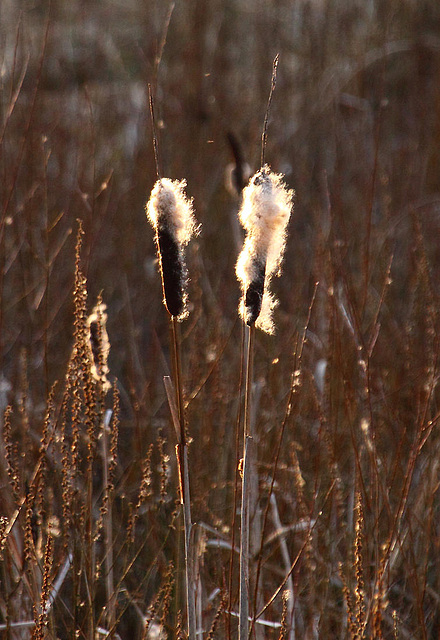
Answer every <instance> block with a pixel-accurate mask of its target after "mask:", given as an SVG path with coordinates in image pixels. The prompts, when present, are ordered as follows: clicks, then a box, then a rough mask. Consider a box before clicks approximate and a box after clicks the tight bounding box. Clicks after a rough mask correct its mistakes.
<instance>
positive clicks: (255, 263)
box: [236, 164, 294, 333]
mask: <svg viewBox="0 0 440 640" xmlns="http://www.w3.org/2000/svg"><path fill="white" fill-rule="evenodd" d="M293 196H294V192H293V190H290V189H287V187H286V185H285V184H284V182H283V176H282V175H281V174H277V173H273V172H272V171H271V169H270V167H269V166H268V165H267V164H266V165H264V166H263V167H262V168H261V169H260V170H259V171H257V173H256V174H255V175H254V176H252V178H251V179H250V181H249V184H248V185H247V187H245V189H244V190H243V202H242V206H241V208H240V211H239V214H238V215H239V219H240V222H241V224H242V226H243V228H244V229H245V231H246V239H245V242H244V245H243V249H242V251H241V253H240V255H239V257H238V260H237V265H236V274H237V278H238V280H239V281H240V284H241V289H242V301H241V304H240V314H241V316H242V318H243V320H244V322H245V323H246V324H247V325H249V326H250V325H253V324H255V326H257V327H259V328H260V329H262V330H263V331H266V332H267V333H273V332H274V324H273V321H272V312H273V309H274V308H275V306H276V304H277V301H276V300H275V298H274V297H273V295H272V293H271V292H270V289H269V285H270V281H271V279H272V277H273V276H274V275H280V272H281V271H280V267H281V261H282V259H283V253H284V247H285V243H286V228H287V223H288V222H289V219H290V214H291V211H292V202H293Z"/></svg>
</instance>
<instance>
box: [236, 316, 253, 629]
mask: <svg viewBox="0 0 440 640" xmlns="http://www.w3.org/2000/svg"><path fill="white" fill-rule="evenodd" d="M245 331H246V344H245V358H246V378H245V379H246V386H245V402H244V443H243V467H242V491H241V536H240V596H239V627H238V638H239V640H247V639H248V635H249V505H250V487H251V480H252V478H251V474H252V449H253V439H252V435H251V433H250V424H251V409H252V395H251V394H252V379H253V365H254V334H255V325H253V324H252V325H250V326H246V328H245Z"/></svg>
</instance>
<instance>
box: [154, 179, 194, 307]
mask: <svg viewBox="0 0 440 640" xmlns="http://www.w3.org/2000/svg"><path fill="white" fill-rule="evenodd" d="M185 187H186V181H185V180H181V181H179V180H174V181H173V180H169V179H168V178H161V179H160V180H158V181H157V182H156V184H155V185H154V187H153V190H152V192H151V196H150V199H149V201H148V203H147V205H146V213H147V216H148V219H149V221H150V222H151V224H152V225H153V227H154V230H155V231H156V245H157V253H158V257H159V264H160V271H161V276H162V285H163V292H164V303H165V306H166V308H167V309H168V312H169V313H170V315H172V316H174V317H177V318H179V319H182V318H183V317H185V315H186V283H187V271H186V265H185V260H184V253H183V247H184V246H185V245H187V244H188V242H189V241H190V239H191V237H192V236H193V234H194V233H196V231H197V226H196V222H195V219H194V216H193V207H192V201H191V200H188V199H187V197H186V195H185Z"/></svg>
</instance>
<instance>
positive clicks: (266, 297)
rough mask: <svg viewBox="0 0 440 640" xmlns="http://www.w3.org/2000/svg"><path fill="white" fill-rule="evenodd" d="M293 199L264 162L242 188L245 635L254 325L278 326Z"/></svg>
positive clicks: (243, 635) (245, 628)
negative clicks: (277, 290)
mask: <svg viewBox="0 0 440 640" xmlns="http://www.w3.org/2000/svg"><path fill="white" fill-rule="evenodd" d="M292 199H293V191H291V190H288V189H287V188H286V186H285V184H284V183H283V179H282V176H281V175H279V174H274V173H273V172H272V171H271V170H270V168H269V166H268V165H264V166H263V167H262V168H261V169H260V170H259V171H258V172H257V173H256V174H255V175H254V176H253V177H252V178H251V179H250V182H249V184H248V186H247V187H246V188H245V189H244V191H243V201H242V206H241V209H240V212H239V218H240V221H241V223H242V225H243V227H244V229H245V231H246V238H245V242H244V246H243V249H242V252H241V253H240V255H239V257H238V261H237V266H236V273H237V277H238V279H239V281H240V284H241V289H242V298H241V302H240V315H241V317H242V319H243V321H244V322H245V324H246V328H245V331H246V342H245V354H246V363H245V372H246V373H245V380H246V383H245V409H244V445H243V446H244V450H243V465H242V506H241V542H240V596H239V598H240V619H239V638H240V639H241V640H244V639H247V637H248V634H249V589H250V584H249V583H250V579H249V516H250V514H249V511H250V482H251V476H252V475H253V474H254V473H255V467H254V464H255V463H254V457H255V451H254V449H255V444H254V438H253V434H252V433H251V428H250V425H251V418H250V416H251V410H252V383H253V359H254V336H255V327H259V328H261V329H262V330H263V331H266V332H267V333H273V332H274V329H275V327H274V323H273V318H272V314H273V309H274V308H275V306H276V301H275V299H274V297H273V295H272V294H271V292H270V288H269V287H270V281H271V278H272V277H273V276H274V275H275V274H278V275H279V274H280V268H281V261H282V257H283V252H284V247H285V240H286V227H287V223H288V221H289V218H290V213H291V209H292Z"/></svg>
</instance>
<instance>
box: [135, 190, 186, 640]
mask: <svg viewBox="0 0 440 640" xmlns="http://www.w3.org/2000/svg"><path fill="white" fill-rule="evenodd" d="M185 186H186V183H185V181H180V182H179V181H172V180H169V179H167V178H160V179H159V180H158V181H157V182H156V184H155V186H154V188H153V190H152V192H151V197H150V199H149V201H148V203H147V205H146V211H147V216H148V218H149V220H150V222H151V224H152V226H153V228H154V230H155V234H156V235H155V240H156V248H157V256H158V260H159V265H160V274H161V280H162V287H163V296H164V298H163V301H164V304H165V307H166V309H167V311H168V314H169V316H170V325H171V353H172V365H173V366H172V369H173V382H174V394H175V395H174V397H173V396H172V395H171V396H169V400H170V409H171V413H172V416H173V417H174V420H175V427H176V433H177V439H178V442H177V447H176V455H177V464H178V468H179V484H180V501H181V505H182V509H183V526H184V538H185V571H186V601H187V622H188V637H189V639H190V640H195V638H196V608H195V579H194V551H193V544H192V533H191V531H192V520H191V496H190V485H189V468H188V444H187V438H186V431H185V412H184V400H183V379H182V356H181V340H180V335H179V325H178V322H179V321H180V320H182V319H183V318H185V317H186V315H187V305H186V301H187V269H186V264H185V260H184V247H185V246H186V245H187V244H188V242H189V240H190V239H191V237H192V236H193V235H194V233H195V231H196V223H195V219H194V216H193V208H192V202H191V201H190V200H188V199H187V198H186V195H185V191H184V189H185ZM173 403H175V406H173Z"/></svg>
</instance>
